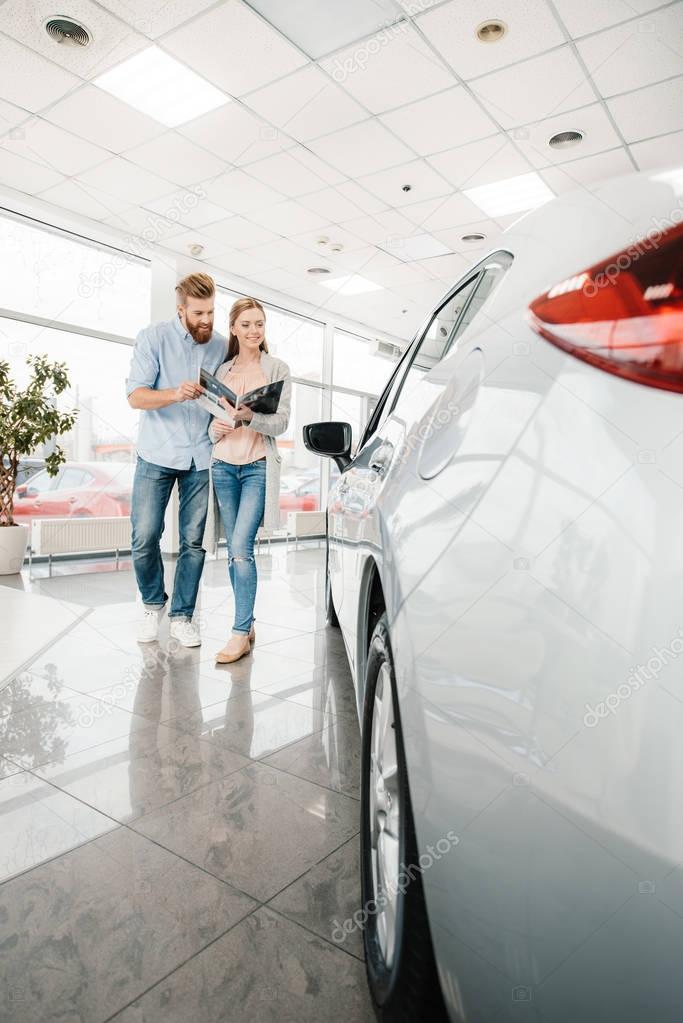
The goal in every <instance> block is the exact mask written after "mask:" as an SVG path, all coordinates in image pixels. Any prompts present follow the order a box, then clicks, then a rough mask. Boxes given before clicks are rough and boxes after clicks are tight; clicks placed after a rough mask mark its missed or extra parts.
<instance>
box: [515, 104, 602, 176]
mask: <svg viewBox="0 0 683 1023" xmlns="http://www.w3.org/2000/svg"><path fill="white" fill-rule="evenodd" d="M570 130H572V131H582V132H583V133H584V138H583V141H582V142H581V143H580V144H579V145H578V146H575V147H572V148H571V149H551V148H550V147H549V145H548V139H550V138H551V137H552V136H553V135H554V134H555V133H556V132H558V131H570ZM512 136H513V138H514V139H515V141H516V143H517V146H518V147H519V149H520V150H521V151H522V152H523V153H524V155H525V156H526V157H527V159H528V160H529V163H531V164H533V166H534V167H547V166H548V165H549V164H553V163H566V162H567V161H568V160H569V159H571V158H572V157H574V158H578V157H579V156H581V157H583V156H591V155H592V154H593V153H600V152H605V151H606V150H608V149H615V148H616V147H617V146H618V145H620V144H621V139H620V138H619V136H618V134H617V132H616V131H615V130H614V128H613V127H612V123H611V121H610V119H609V117H608V116H607V114H606V113H605V110H604V107H603V106H602V104H600V103H594V104H593V105H592V106H590V107H583V108H582V109H581V110H574V111H573V112H572V113H571V114H558V115H557V116H555V117H550V118H547V119H546V120H544V121H537V122H536V124H530V125H527V126H526V127H524V128H515V129H513V132H512Z"/></svg>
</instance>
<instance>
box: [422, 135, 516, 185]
mask: <svg viewBox="0 0 683 1023" xmlns="http://www.w3.org/2000/svg"><path fill="white" fill-rule="evenodd" d="M428 161H429V163H431V164H432V166H433V167H435V168H436V170H437V171H438V172H439V174H442V175H443V176H444V177H445V178H447V179H448V180H449V181H450V182H451V183H452V184H454V185H457V187H458V188H473V187H474V186H475V185H488V184H490V183H491V182H493V181H502V180H504V179H505V178H511V177H514V176H515V175H517V174H526V173H527V171H528V170H529V164H528V163H527V161H526V160H525V159H524V157H523V156H520V154H519V153H518V152H517V150H516V149H515V148H514V146H513V145H511V143H510V142H508V140H507V138H506V137H505V135H502V134H499V135H495V136H493V137H492V138H488V139H480V140H479V141H478V142H470V143H469V144H468V145H466V146H458V148H457V149H451V150H450V151H449V152H448V153H439V154H438V155H437V156H430V157H429V158H428Z"/></svg>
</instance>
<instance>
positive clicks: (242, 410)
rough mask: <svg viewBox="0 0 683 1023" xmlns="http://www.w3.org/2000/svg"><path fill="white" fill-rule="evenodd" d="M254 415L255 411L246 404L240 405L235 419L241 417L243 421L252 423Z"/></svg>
mask: <svg viewBox="0 0 683 1023" xmlns="http://www.w3.org/2000/svg"><path fill="white" fill-rule="evenodd" d="M253 417H254V413H253V411H252V410H251V409H250V408H247V406H246V405H240V406H239V408H238V409H237V411H236V412H235V419H241V420H242V422H243V423H250V422H251V420H252V419H253Z"/></svg>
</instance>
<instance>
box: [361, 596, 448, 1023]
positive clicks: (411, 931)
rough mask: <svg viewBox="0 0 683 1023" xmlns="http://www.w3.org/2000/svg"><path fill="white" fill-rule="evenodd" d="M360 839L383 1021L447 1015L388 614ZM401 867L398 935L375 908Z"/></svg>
mask: <svg viewBox="0 0 683 1023" xmlns="http://www.w3.org/2000/svg"><path fill="white" fill-rule="evenodd" d="M387 701H388V702H387ZM385 715H386V716H385ZM382 721H384V722H385V726H384V728H382ZM392 736H393V738H392ZM380 761H381V762H380ZM385 776H386V781H387V783H386V784H385ZM380 789H381V795H378V794H377V793H379V792H380ZM380 806H384V808H385V809H384V813H385V816H384V824H383V825H382V826H380V825H379V823H378V814H379V813H380V812H382V811H381V810H380V809H379V808H380ZM382 832H384V833H385V834H384V843H382V842H381V834H382ZM394 832H395V834H394ZM387 835H388V838H389V841H387ZM360 838H361V892H362V907H361V913H362V919H363V920H364V930H363V941H364V945H365V966H366V971H367V976H368V983H369V986H370V993H371V995H372V999H373V1004H374V1008H375V1013H376V1016H377V1018H378V1020H380V1021H381V1023H416V1021H418V1020H429V1021H430V1023H437V1021H440V1020H444V1021H446V1020H448V1016H447V1014H446V1010H445V1007H444V1003H443V998H442V997H441V989H440V985H439V980H438V976H437V971H436V963H435V959H434V951H433V946H432V939H431V934H430V930H429V921H428V918H427V908H426V905H425V899H424V889H423V885H422V876H421V871H420V869H419V857H418V848H417V839H416V836H415V827H414V823H413V814H412V808H411V803H410V792H409V789H408V775H407V771H406V762H405V753H404V747H403V735H402V731H401V722H400V717H399V707H398V698H397V692H396V682H395V675H394V663H393V658H392V654H391V644H390V639H389V629H388V625H387V616H386V614H383V615H382V617H381V618H380V620H379V621H378V622H377V625H376V626H375V630H374V632H373V634H372V639H371V640H370V649H369V653H368V664H367V671H366V686H365V706H364V712H363V732H362V753H361V828H360ZM382 850H383V851H382ZM380 860H381V861H382V863H384V864H385V866H386V864H387V863H388V862H389V861H391V862H393V863H394V864H395V866H396V868H397V869H396V872H395V873H392V869H388V870H384V869H383V868H382V867H381V866H380ZM411 867H412V868H413V869H411ZM401 873H403V874H404V878H406V879H408V880H407V883H404V884H403V885H402V886H398V885H394V886H393V887H394V888H397V889H398V890H397V891H396V894H395V898H394V901H393V910H394V915H393V919H394V922H395V926H394V928H393V931H394V933H393V940H392V939H391V938H390V937H389V932H390V930H391V926H390V919H391V914H388V913H383V912H382V911H381V910H379V911H375V910H376V909H377V906H378V905H379V904H381V902H382V896H383V893H385V894H386V892H387V890H388V888H389V887H391V886H387V885H386V884H383V881H386V878H387V877H389V876H394V877H400V876H401ZM371 906H372V907H374V909H373V911H370V907H371Z"/></svg>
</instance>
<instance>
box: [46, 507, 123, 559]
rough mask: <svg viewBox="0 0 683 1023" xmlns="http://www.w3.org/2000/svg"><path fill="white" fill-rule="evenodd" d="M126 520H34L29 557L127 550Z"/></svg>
mask: <svg viewBox="0 0 683 1023" xmlns="http://www.w3.org/2000/svg"><path fill="white" fill-rule="evenodd" d="M130 544H131V525H130V519H129V518H128V516H124V515H119V516H112V517H109V518H101V519H87V518H84V519H78V518H72V519H34V520H33V526H32V529H31V554H32V555H33V554H36V555H39V556H41V555H45V554H47V555H50V556H51V555H53V554H92V553H94V552H95V551H121V550H130Z"/></svg>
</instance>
